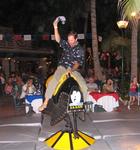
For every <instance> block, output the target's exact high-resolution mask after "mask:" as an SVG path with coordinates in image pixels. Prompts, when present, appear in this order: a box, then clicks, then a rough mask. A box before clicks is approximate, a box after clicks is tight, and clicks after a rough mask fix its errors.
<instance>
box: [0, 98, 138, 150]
mask: <svg viewBox="0 0 140 150" xmlns="http://www.w3.org/2000/svg"><path fill="white" fill-rule="evenodd" d="M139 116H140V111H139V109H138V107H137V106H136V104H135V105H134V106H133V107H132V109H131V111H128V109H127V107H126V106H123V104H121V107H120V108H119V109H118V111H116V112H111V113H107V112H103V113H101V112H100V113H87V114H86V118H85V121H84V122H83V121H81V120H78V128H79V130H81V131H82V132H85V133H87V134H89V135H90V136H92V137H94V138H95V139H96V141H95V144H94V145H92V146H90V147H89V148H87V149H86V150H102V149H103V150H140V117H139ZM64 125H65V124H64V121H61V122H60V123H58V124H57V125H55V126H50V117H49V116H47V115H44V116H43V118H42V115H41V114H33V115H25V111H24V107H18V108H15V107H14V104H13V101H12V99H11V97H6V98H5V97H1V98H0V150H50V149H51V148H49V147H48V146H46V145H45V144H44V143H43V140H44V139H46V138H47V137H49V136H50V135H51V134H53V133H55V132H56V131H58V130H61V129H63V128H64Z"/></svg>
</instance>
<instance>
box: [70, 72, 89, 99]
mask: <svg viewBox="0 0 140 150" xmlns="http://www.w3.org/2000/svg"><path fill="white" fill-rule="evenodd" d="M72 75H73V76H74V77H75V78H76V80H77V82H78V84H79V86H80V88H81V91H82V93H83V97H84V101H86V100H87V94H88V92H87V90H88V88H87V85H86V81H85V79H84V78H83V77H82V75H81V74H80V73H79V72H77V71H74V72H72Z"/></svg>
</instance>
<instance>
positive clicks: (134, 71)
mask: <svg viewBox="0 0 140 150" xmlns="http://www.w3.org/2000/svg"><path fill="white" fill-rule="evenodd" d="M118 8H119V12H120V14H121V18H122V19H128V20H129V21H130V22H131V27H132V35H131V77H133V76H136V77H137V76H138V58H137V56H138V55H137V54H138V43H137V38H138V20H139V16H140V15H139V11H140V1H139V0H118ZM134 12H135V13H134Z"/></svg>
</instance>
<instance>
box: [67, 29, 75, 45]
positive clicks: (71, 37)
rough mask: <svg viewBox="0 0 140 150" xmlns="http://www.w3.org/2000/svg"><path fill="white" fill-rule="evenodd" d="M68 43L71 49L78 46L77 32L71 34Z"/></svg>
mask: <svg viewBox="0 0 140 150" xmlns="http://www.w3.org/2000/svg"><path fill="white" fill-rule="evenodd" d="M68 43H69V45H70V46H71V47H74V46H75V45H76V44H77V33H76V32H74V31H71V32H69V34H68Z"/></svg>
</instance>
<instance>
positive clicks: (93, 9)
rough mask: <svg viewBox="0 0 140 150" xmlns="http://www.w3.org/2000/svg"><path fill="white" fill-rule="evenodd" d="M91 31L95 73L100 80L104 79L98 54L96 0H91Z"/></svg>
mask: <svg viewBox="0 0 140 150" xmlns="http://www.w3.org/2000/svg"><path fill="white" fill-rule="evenodd" d="M91 31H92V50H93V60H94V70H95V75H96V76H97V77H98V79H99V80H102V79H103V75H102V72H101V65H100V62H99V55H98V38H97V27H96V0H91Z"/></svg>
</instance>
